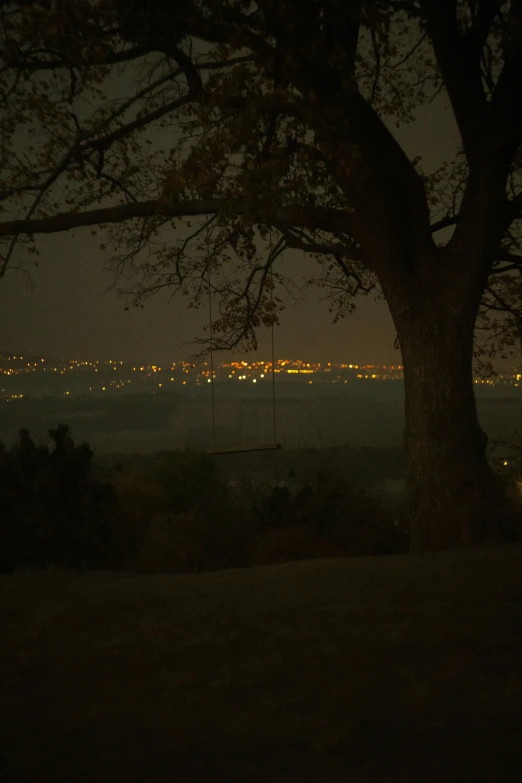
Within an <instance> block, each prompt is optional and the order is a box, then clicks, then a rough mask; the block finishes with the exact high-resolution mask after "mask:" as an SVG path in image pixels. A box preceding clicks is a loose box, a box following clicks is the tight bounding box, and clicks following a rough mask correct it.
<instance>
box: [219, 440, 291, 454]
mask: <svg viewBox="0 0 522 783" xmlns="http://www.w3.org/2000/svg"><path fill="white" fill-rule="evenodd" d="M282 448H283V447H282V445H281V444H280V443H269V444H267V445H265V446H230V447H229V448H223V449H209V450H208V452H207V454H214V455H216V456H217V455H219V454H246V453H247V452H251V451H278V450H279V449H282Z"/></svg>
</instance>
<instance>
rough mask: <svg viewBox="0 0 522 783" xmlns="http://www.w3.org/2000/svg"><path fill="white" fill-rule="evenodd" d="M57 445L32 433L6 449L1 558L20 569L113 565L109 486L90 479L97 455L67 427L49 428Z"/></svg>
mask: <svg viewBox="0 0 522 783" xmlns="http://www.w3.org/2000/svg"><path fill="white" fill-rule="evenodd" d="M49 438H50V440H51V446H50V448H49V446H47V445H42V444H41V445H36V444H35V443H34V441H33V440H32V439H31V437H30V435H29V432H28V431H27V430H26V429H21V430H20V433H19V437H18V442H17V443H15V444H14V445H13V446H12V447H11V448H10V449H7V448H6V447H5V446H4V445H3V444H2V445H1V448H0V508H1V518H0V560H1V568H2V570H3V571H10V570H13V569H15V568H45V567H48V566H60V567H64V568H94V567H103V566H106V565H108V564H109V560H110V553H111V552H112V550H113V546H112V544H113V542H111V540H110V538H111V536H110V518H111V514H114V512H115V506H116V501H115V497H114V494H113V492H112V489H111V487H110V485H109V484H104V483H101V482H96V481H92V480H90V479H89V473H90V469H91V460H92V456H93V453H92V451H91V450H90V448H89V446H88V445H87V444H86V443H82V444H81V445H79V446H75V445H74V442H73V440H72V438H71V435H70V433H69V428H68V426H67V425H65V424H60V425H58V427H57V428H56V429H55V430H49Z"/></svg>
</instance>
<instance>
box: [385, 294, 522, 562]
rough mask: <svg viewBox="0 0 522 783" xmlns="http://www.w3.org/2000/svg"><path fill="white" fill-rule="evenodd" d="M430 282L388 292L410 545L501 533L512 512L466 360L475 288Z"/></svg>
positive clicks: (426, 546) (442, 545)
mask: <svg viewBox="0 0 522 783" xmlns="http://www.w3.org/2000/svg"><path fill="white" fill-rule="evenodd" d="M437 288H439V290H438V291H437V289H436V287H435V285H434V281H432V283H431V285H430V284H428V285H424V286H423V285H422V284H420V283H419V280H418V279H417V281H416V285H415V294H414V299H413V303H412V299H411V298H410V297H408V298H407V299H408V300H409V301H406V300H405V298H404V292H402V294H403V295H402V296H401V295H398V294H397V292H390V291H388V293H387V297H388V302H389V304H390V309H391V311H392V316H393V318H394V321H395V325H396V327H397V331H398V335H399V343H400V347H401V351H402V358H403V365H404V388H405V424H406V426H405V434H404V443H405V449H406V455H407V461H408V467H409V480H408V494H409V511H410V521H411V544H410V549H411V551H424V550H443V549H448V548H452V547H460V546H469V545H471V544H473V543H475V542H477V541H480V540H481V539H484V538H490V537H492V538H497V537H499V536H502V537H505V535H506V533H507V531H508V530H509V524H510V519H511V516H510V508H509V504H508V501H507V497H506V495H505V493H504V491H503V490H502V488H501V486H500V484H499V481H498V479H497V477H496V476H495V473H494V472H493V470H492V469H491V467H490V466H489V464H488V461H487V459H486V454H485V450H486V446H487V443H488V438H487V436H486V434H485V433H484V431H483V430H482V428H481V427H480V424H479V421H478V418H477V411H476V404H475V395H474V389H473V376H472V361H473V333H474V325H475V318H476V312H477V308H478V301H479V296H478V295H477V296H471V295H470V296H469V297H468V301H467V302H466V301H465V299H466V298H465V297H464V298H462V297H460V298H459V296H458V294H457V296H455V290H454V289H452V288H451V286H450V285H446V286H444V287H443V288H442V287H441V286H440V283H439V286H437ZM441 288H442V290H441ZM473 299H475V300H476V301H473Z"/></svg>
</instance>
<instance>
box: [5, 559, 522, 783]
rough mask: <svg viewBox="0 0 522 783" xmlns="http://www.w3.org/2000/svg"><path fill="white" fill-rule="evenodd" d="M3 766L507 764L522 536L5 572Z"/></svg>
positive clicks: (142, 770) (486, 768) (258, 775)
mask: <svg viewBox="0 0 522 783" xmlns="http://www.w3.org/2000/svg"><path fill="white" fill-rule="evenodd" d="M0 628H1V629H2V632H1V639H0V703H1V705H2V709H1V711H0V737H1V742H0V779H1V780H2V781H3V782H4V781H5V783H10V782H11V781H12V783H23V782H24V781H37V780H42V779H45V780H49V781H53V783H60V782H61V781H64V782H65V781H68V782H69V781H74V783H84V782H85V783H87V781H88V782H89V783H91V782H92V783H94V781H96V783H105V781H107V783H108V782H109V781H111V783H112V781H124V782H125V783H138V781H139V783H143V782H144V781H147V783H149V782H151V783H160V782H161V783H173V782H174V781H176V783H184V782H185V781H187V783H188V781H202V782H205V783H206V782H207V781H208V782H209V783H210V781H213V783H221V782H222V781H223V783H225V782H226V783H236V782H237V783H239V781H245V782H246V781H248V782H250V781H253V782H257V781H270V783H274V781H275V782H276V783H279V782H280V781H281V783H282V782H283V781H285V783H286V781H291V780H294V779H295V780H298V781H304V782H308V781H310V782H311V781H314V783H316V782H317V781H321V783H322V782H323V781H326V782H327V783H329V782H330V781H332V782H334V781H335V782H336V781H345V780H346V781H350V783H359V782H360V783H379V782H380V781H383V782H384V781H386V783H390V781H392V782H393V781H401V783H403V782H407V783H414V782H415V783H420V782H422V783H442V781H444V783H467V782H468V781H469V783H476V782H477V781H484V782H485V781H488V783H501V782H503V781H518V780H520V779H521V774H522V772H521V771H522V741H521V739H522V722H521V708H522V547H521V546H520V545H510V546H505V547H502V548H495V549H475V550H472V551H465V552H457V551H455V552H449V553H444V554H433V555H422V556H421V555H416V556H412V555H409V556H398V557H389V558H358V559H346V560H335V561H309V562H301V563H291V564H285V565H282V566H271V567H265V568H256V569H249V570H237V571H226V572H218V573H208V574H201V575H191V576H136V575H123V574H112V573H60V572H48V573H41V574H38V573H33V574H31V573H23V574H15V575H14V576H12V577H4V578H2V579H1V580H0Z"/></svg>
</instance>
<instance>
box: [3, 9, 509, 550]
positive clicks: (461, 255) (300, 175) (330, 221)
mask: <svg viewBox="0 0 522 783" xmlns="http://www.w3.org/2000/svg"><path fill="white" fill-rule="evenodd" d="M1 25H2V34H1V35H2V43H1V49H2V57H3V61H4V65H3V68H2V71H1V73H0V79H1V80H2V90H3V100H4V109H5V111H4V115H3V119H2V138H3V147H2V168H3V170H4V175H3V184H2V186H1V190H2V194H1V195H2V198H3V200H4V202H5V203H6V209H8V210H9V212H8V213H6V219H5V220H4V222H2V223H1V224H0V236H2V237H3V238H4V239H5V252H4V256H3V259H4V267H3V269H4V271H5V269H6V268H7V265H8V264H9V263H10V262H11V258H12V257H13V254H14V251H15V249H16V248H17V247H19V246H22V247H24V246H25V247H26V248H27V249H29V250H30V251H33V252H34V251H35V250H36V248H35V246H34V245H33V241H34V237H36V236H37V235H39V234H44V233H49V232H57V231H68V230H70V229H73V228H77V227H81V226H91V227H95V226H98V225H107V226H108V227H109V229H108V230H109V237H110V238H111V239H112V240H113V241H114V242H115V247H116V250H115V263H116V268H117V269H118V271H120V270H122V269H123V271H125V270H126V269H127V270H128V269H133V270H134V271H135V272H136V273H137V278H136V279H137V283H136V287H135V288H134V294H135V302H136V303H137V304H140V303H141V302H142V300H143V299H144V298H146V297H148V296H149V295H151V294H153V293H154V292H155V291H157V290H159V289H161V288H164V287H174V288H178V289H180V290H181V291H182V292H183V293H185V294H189V295H191V297H192V299H191V303H192V304H195V305H197V304H198V303H199V302H200V301H201V298H202V296H203V294H204V293H205V291H206V288H207V286H208V285H210V286H212V288H213V289H214V290H215V291H216V292H219V293H220V294H221V305H220V308H221V309H220V314H219V317H218V318H217V320H216V322H215V323H214V328H213V333H212V335H211V339H212V341H213V343H214V345H215V347H222V346H224V345H239V344H244V343H245V342H247V343H248V342H250V343H252V342H255V329H256V327H257V326H259V325H260V324H269V323H272V322H273V321H274V320H277V318H278V312H279V309H280V307H281V306H282V303H281V301H280V300H279V298H278V296H277V295H276V294H277V293H278V290H279V288H278V286H280V285H281V284H284V283H286V280H285V278H284V276H283V273H282V271H281V267H280V266H279V265H277V264H275V262H276V260H277V259H278V258H279V256H280V255H281V254H282V253H283V252H284V251H285V250H286V249H287V248H297V249H301V250H303V251H304V252H306V253H311V254H313V255H314V256H315V257H316V258H317V260H318V262H319V270H320V273H319V278H318V279H319V283H320V284H321V285H323V286H326V287H328V288H329V290H330V291H331V292H332V295H333V297H334V299H335V303H336V305H337V306H338V307H339V308H340V311H341V313H342V312H343V311H345V310H346V308H350V307H351V298H352V297H353V296H354V295H355V294H357V293H368V292H370V291H372V290H374V289H375V287H376V286H377V287H378V290H380V291H382V294H383V295H384V297H385V298H386V300H387V303H388V305H389V308H390V311H391V315H392V317H393V321H394V323H395V326H396V329H397V336H398V343H399V344H400V348H401V352H402V357H403V364H404V368H405V369H404V377H405V393H406V429H405V445H406V450H407V455H408V461H409V469H410V501H411V515H412V541H411V545H412V548H413V549H414V550H419V549H429V548H435V549H437V548H445V547H448V546H452V545H459V544H467V543H470V542H472V541H474V540H476V539H477V538H480V537H481V536H483V535H487V534H489V533H491V532H493V531H495V530H496V529H498V526H499V525H500V523H501V521H502V519H503V518H504V516H505V514H507V513H508V512H507V510H506V507H505V505H504V502H503V500H502V496H501V494H500V490H499V488H498V485H497V482H496V481H495V477H494V474H493V472H492V470H491V469H490V467H489V466H488V463H487V460H486V457H485V447H486V443H487V438H486V436H485V434H484V432H483V431H482V430H481V428H480V426H479V423H478V420H477V414H476V408H475V400H474V393H473V382H472V357H473V341H474V329H475V325H476V321H477V316H478V314H479V313H484V312H485V310H484V308H486V307H488V306H489V305H493V306H494V307H501V309H502V310H503V312H504V313H507V316H506V317H507V321H506V320H504V321H503V322H502V323H503V324H504V325H505V324H507V325H508V326H509V327H514V328H515V330H516V329H518V330H520V323H521V320H520V316H519V310H518V307H519V304H520V293H521V284H520V279H521V278H520V268H521V263H522V262H521V256H520V253H519V252H518V251H517V249H518V247H519V245H518V233H517V232H519V230H520V225H521V217H522V188H521V184H520V176H519V170H520V165H521V161H522V158H521V142H522V0H511V2H503V1H502V0H360V1H359V2H356V0H323V2H320V1H319V0H257V2H254V1H253V0H98V1H97V2H96V1H95V0H13V2H3V3H2V4H1ZM437 95H445V96H446V97H447V99H448V101H449V104H450V107H451V113H452V115H453V118H454V120H455V123H456V126H457V128H458V134H459V140H460V147H461V149H460V151H459V153H458V155H457V156H456V158H455V160H454V161H453V162H452V163H451V164H450V165H449V166H447V167H445V169H444V170H442V171H439V172H435V173H434V176H433V177H432V178H431V179H430V178H428V177H427V176H426V175H425V174H424V172H423V171H422V169H421V167H420V161H418V160H416V159H410V158H409V157H408V155H407V154H406V153H405V152H404V150H403V149H402V147H401V146H400V144H399V143H398V141H397V139H396V137H395V135H394V130H393V127H394V125H395V124H396V123H399V124H400V123H404V122H407V121H409V120H411V119H412V117H414V116H415V112H416V111H417V110H418V108H419V107H421V106H423V105H425V104H427V103H429V102H430V101H431V100H433V99H434V98H435V97H436V96H437ZM448 132H449V131H448ZM173 226H174V227H176V229H177V233H174V232H173V230H172V227H173ZM443 228H446V229H449V235H444V234H441V229H443ZM441 236H442V237H443V239H440V237H441ZM267 243H268V245H269V251H270V252H268V254H266V253H265V255H263V248H265V249H266V244H267ZM274 287H275V288H274ZM489 312H490V313H491V310H489ZM509 339H511V340H512V339H513V332H511V333H510V337H509Z"/></svg>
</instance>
